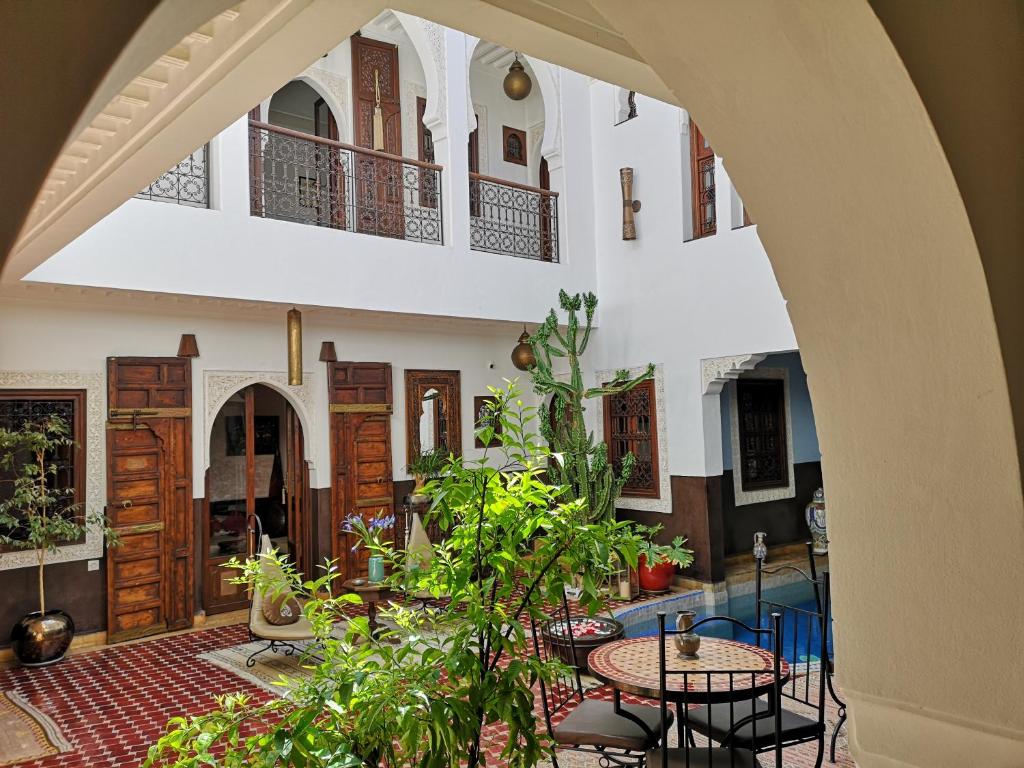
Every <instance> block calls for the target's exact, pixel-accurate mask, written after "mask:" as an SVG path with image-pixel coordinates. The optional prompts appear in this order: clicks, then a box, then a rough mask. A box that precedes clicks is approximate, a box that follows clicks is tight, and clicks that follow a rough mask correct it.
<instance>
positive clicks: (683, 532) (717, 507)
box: [616, 475, 725, 581]
mask: <svg viewBox="0 0 1024 768" xmlns="http://www.w3.org/2000/svg"><path fill="white" fill-rule="evenodd" d="M718 480H719V478H717V477H689V476H681V475H672V477H671V485H670V487H671V490H672V514H669V515H666V514H664V513H662V512H644V511H641V510H636V509H618V510H616V515H617V517H618V519H619V520H635V521H637V522H638V523H642V524H643V525H652V526H653V525H661V526H662V531H661V533H659V534H658V535H657V536H656V537H655V539H656V540H657V541H658V542H660V543H665V544H667V543H668V542H669V541H671V540H672V539H674V538H675V537H676V536H685V537H686V539H687V546H688V547H690V549H692V550H693V565H691V566H690V567H689V568H687V569H686V570H685V571H684V572H683V574H684V575H685V576H687V577H689V578H691V579H699V580H700V581H721V580H722V579H724V578H725V562H724V551H723V546H722V541H723V539H722V514H721V509H722V507H721V504H722V499H721V490H720V483H719V482H718Z"/></svg>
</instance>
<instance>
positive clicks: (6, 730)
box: [0, 691, 71, 765]
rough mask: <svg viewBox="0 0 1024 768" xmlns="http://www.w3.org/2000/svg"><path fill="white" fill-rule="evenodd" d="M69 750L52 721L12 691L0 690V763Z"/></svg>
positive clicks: (32, 758)
mask: <svg viewBox="0 0 1024 768" xmlns="http://www.w3.org/2000/svg"><path fill="white" fill-rule="evenodd" d="M70 751H71V745H70V744H69V743H68V741H67V740H66V739H65V738H64V736H63V735H62V734H61V732H60V729H59V728H57V725H56V724H55V723H54V722H53V720H51V719H50V718H49V717H47V716H46V715H44V714H43V713H42V712H40V711H39V710H38V709H36V708H35V707H33V706H32V705H31V704H29V703H28V702H27V701H26V700H25V699H24V698H23V697H22V696H21V695H20V694H19V693H17V692H16V691H4V692H2V693H0V765H15V764H16V763H22V762H25V761H26V760H35V759H37V758H40V757H49V756H50V755H58V754H60V753H62V752H70Z"/></svg>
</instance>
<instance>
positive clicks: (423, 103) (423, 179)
mask: <svg viewBox="0 0 1024 768" xmlns="http://www.w3.org/2000/svg"><path fill="white" fill-rule="evenodd" d="M426 112H427V100H426V99H424V98H423V97H422V96H417V97H416V144H417V147H418V149H419V154H418V155H417V157H418V158H419V159H420V160H422V161H423V162H425V163H432V162H434V135H433V134H432V133H431V132H430V129H429V128H427V126H425V125H424V124H423V115H425V114H426ZM417 173H418V174H419V181H420V185H419V186H420V205H421V206H423V207H424V208H437V175H436V174H435V172H434V171H428V170H425V169H423V168H417Z"/></svg>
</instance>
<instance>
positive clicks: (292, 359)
mask: <svg viewBox="0 0 1024 768" xmlns="http://www.w3.org/2000/svg"><path fill="white" fill-rule="evenodd" d="M288 384H289V385H290V386H293V387H298V386H301V384H302V313H301V312H299V310H297V309H296V308H295V307H292V308H291V309H289V310H288Z"/></svg>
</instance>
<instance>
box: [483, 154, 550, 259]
mask: <svg viewBox="0 0 1024 768" xmlns="http://www.w3.org/2000/svg"><path fill="white" fill-rule="evenodd" d="M469 217H470V218H469V221H470V247H471V248H472V249H473V250H474V251H487V252H488V253H501V254H504V255H506V256H516V257H519V258H523V259H537V260H538V261H552V262H557V261H558V193H557V192H551V191H550V190H547V189H539V188H538V187H529V186H527V185H525V184H516V183H515V182H511V181H504V180H502V179H495V178H492V177H490V176H481V175H480V174H479V173H470V174H469Z"/></svg>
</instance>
